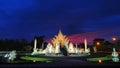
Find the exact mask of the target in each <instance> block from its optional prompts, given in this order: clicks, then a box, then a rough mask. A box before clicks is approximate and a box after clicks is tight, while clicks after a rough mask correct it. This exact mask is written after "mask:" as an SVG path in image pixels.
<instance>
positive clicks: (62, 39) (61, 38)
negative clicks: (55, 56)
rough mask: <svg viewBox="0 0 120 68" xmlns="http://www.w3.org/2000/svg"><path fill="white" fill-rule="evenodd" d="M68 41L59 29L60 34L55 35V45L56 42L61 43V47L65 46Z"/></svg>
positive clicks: (53, 41) (53, 40)
mask: <svg viewBox="0 0 120 68" xmlns="http://www.w3.org/2000/svg"><path fill="white" fill-rule="evenodd" d="M66 42H68V39H67V38H66V36H65V35H63V34H62V31H61V30H59V33H58V35H55V38H53V39H52V43H53V46H54V47H56V44H58V43H60V46H61V47H64V46H65V43H66Z"/></svg>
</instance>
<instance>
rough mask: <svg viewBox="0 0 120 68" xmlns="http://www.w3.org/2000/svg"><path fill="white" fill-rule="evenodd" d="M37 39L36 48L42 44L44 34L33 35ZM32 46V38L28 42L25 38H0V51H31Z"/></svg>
mask: <svg viewBox="0 0 120 68" xmlns="http://www.w3.org/2000/svg"><path fill="white" fill-rule="evenodd" d="M34 38H37V39H38V43H37V45H39V46H38V48H39V47H41V46H42V43H43V41H44V36H39V37H37V36H35V37H34ZM33 47H34V39H33V40H32V41H31V42H28V41H27V40H26V39H20V40H18V39H0V51H11V50H16V51H32V49H33Z"/></svg>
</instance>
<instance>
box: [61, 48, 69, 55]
mask: <svg viewBox="0 0 120 68" xmlns="http://www.w3.org/2000/svg"><path fill="white" fill-rule="evenodd" d="M60 51H61V53H62V54H63V55H64V56H68V52H67V48H66V47H65V46H64V47H60Z"/></svg>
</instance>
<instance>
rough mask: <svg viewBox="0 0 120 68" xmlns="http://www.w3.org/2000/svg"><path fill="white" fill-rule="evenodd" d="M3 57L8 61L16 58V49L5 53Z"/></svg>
mask: <svg viewBox="0 0 120 68" xmlns="http://www.w3.org/2000/svg"><path fill="white" fill-rule="evenodd" d="M4 57H5V58H8V61H13V60H14V59H15V58H16V51H15V50H14V51H11V52H10V53H7V54H5V56H4Z"/></svg>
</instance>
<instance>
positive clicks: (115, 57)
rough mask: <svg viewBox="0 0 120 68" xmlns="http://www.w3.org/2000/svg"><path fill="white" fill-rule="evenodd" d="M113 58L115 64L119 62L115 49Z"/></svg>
mask: <svg viewBox="0 0 120 68" xmlns="http://www.w3.org/2000/svg"><path fill="white" fill-rule="evenodd" d="M112 57H113V58H112V60H113V62H119V58H118V53H117V52H116V50H115V48H113V52H112Z"/></svg>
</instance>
